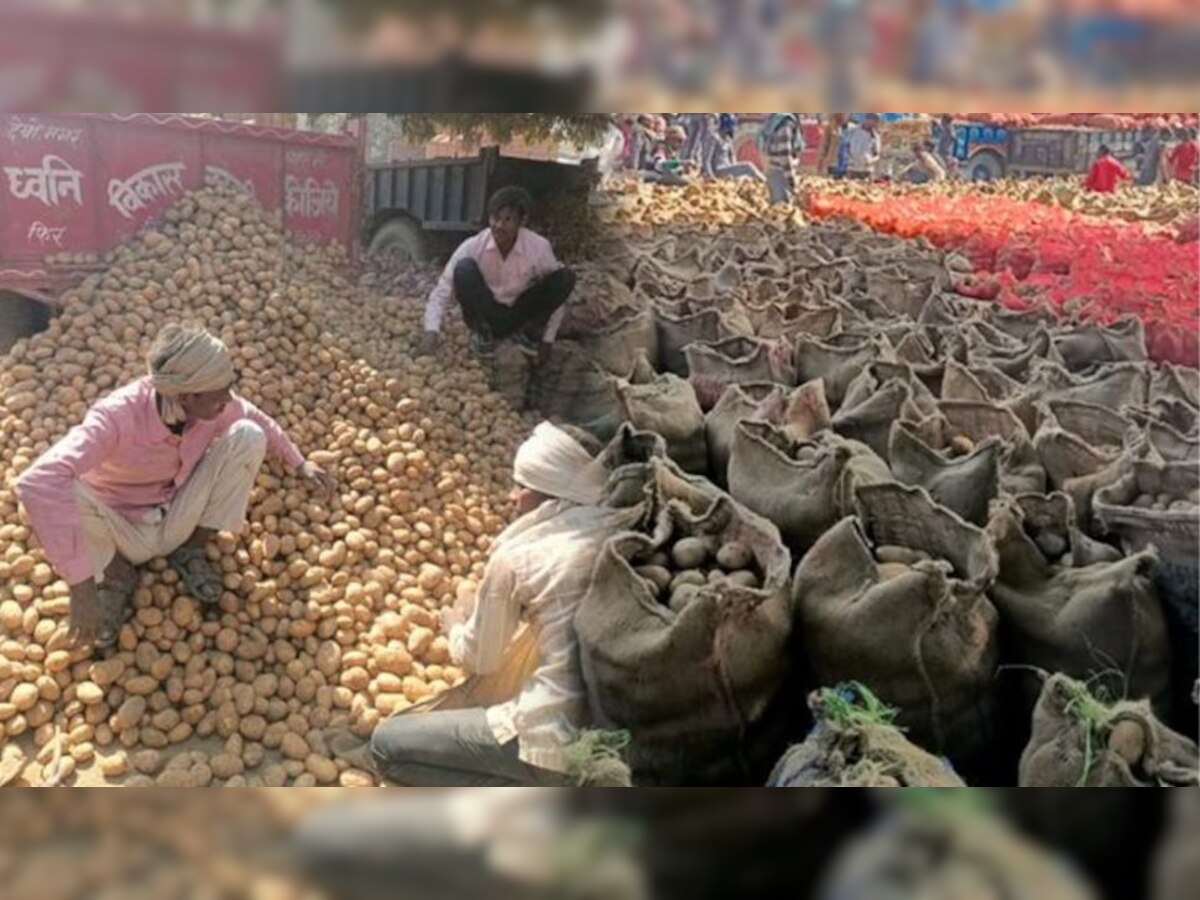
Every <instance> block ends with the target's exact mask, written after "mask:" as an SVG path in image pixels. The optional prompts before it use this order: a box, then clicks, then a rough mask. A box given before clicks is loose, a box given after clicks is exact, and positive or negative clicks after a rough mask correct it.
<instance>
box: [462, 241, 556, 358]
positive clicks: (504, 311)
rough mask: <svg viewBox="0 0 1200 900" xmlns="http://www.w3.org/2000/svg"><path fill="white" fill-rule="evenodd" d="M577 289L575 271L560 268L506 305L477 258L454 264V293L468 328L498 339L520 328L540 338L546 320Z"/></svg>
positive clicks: (510, 334) (509, 335)
mask: <svg viewBox="0 0 1200 900" xmlns="http://www.w3.org/2000/svg"><path fill="white" fill-rule="evenodd" d="M574 289H575V273H574V272H573V271H571V270H570V269H565V268H564V269H559V270H558V271H556V272H551V273H550V274H549V275H547V276H545V277H544V278H542V279H541V280H539V281H535V282H534V283H533V284H531V285H530V286H529V287H527V288H526V289H525V290H524V291H523V292H522V293H521V295H520V296H519V297H517V299H516V302H514V303H513V305H512V306H505V305H504V304H503V303H498V302H497V301H496V296H495V295H494V294H493V293H492V289H491V288H490V287H488V283H487V282H486V281H485V280H484V278H483V273H482V272H480V271H479V264H478V263H477V262H475V260H473V259H464V260H462V261H461V262H459V263H458V265H456V266H455V267H454V296H455V297H457V298H458V303H459V305H460V306H461V307H462V314H463V321H464V322H465V323H466V325H467V328H469V329H470V330H471V331H473V332H476V333H483V334H487V335H491V337H493V338H495V339H496V340H503V339H504V338H507V337H511V336H512V335H514V334H516V333H517V332H518V331H525V332H527V333H528V334H529V335H530V336H531V337H534V338H540V337H541V336H542V332H543V331H544V330H545V328H546V322H547V321H548V320H549V318H550V317H551V316H552V315H554V312H555V310H557V309H558V308H559V307H560V306H562V305H563V304H564V303H566V302H567V298H568V297H570V296H571V291H573V290H574Z"/></svg>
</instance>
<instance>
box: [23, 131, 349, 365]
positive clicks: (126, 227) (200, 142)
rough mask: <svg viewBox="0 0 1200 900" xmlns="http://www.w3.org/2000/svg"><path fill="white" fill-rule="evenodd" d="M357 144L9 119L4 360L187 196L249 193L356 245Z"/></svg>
mask: <svg viewBox="0 0 1200 900" xmlns="http://www.w3.org/2000/svg"><path fill="white" fill-rule="evenodd" d="M361 160H362V150H361V147H360V144H359V141H358V140H356V139H355V138H353V137H349V136H343V135H325V134H317V133H313V132H302V131H291V130H283V129H276V128H262V127H258V126H252V125H242V124H236V123H231V122H223V121H217V120H208V119H199V118H192V117H187V116H180V115H173V114H168V115H154V114H143V113H137V114H133V115H110V114H71V115H66V114H64V115H20V114H0V185H2V187H0V321H2V322H3V323H4V330H5V331H7V332H9V333H8V334H7V335H5V334H0V352H2V351H3V350H5V349H7V347H8V346H10V345H11V343H12V341H13V340H15V338H16V337H19V336H21V335H22V334H28V333H32V331H35V330H37V328H38V326H39V323H41V324H44V319H45V317H46V315H47V310H45V309H42V310H39V309H37V308H36V307H34V306H31V305H30V304H31V303H35V304H44V305H47V306H50V307H53V306H54V305H55V303H56V298H57V295H58V294H59V293H60V292H61V291H62V290H63V289H64V288H65V287H67V286H69V285H71V284H74V283H75V282H77V281H78V280H79V278H80V277H81V275H82V274H84V273H85V272H87V271H88V270H89V269H90V268H93V267H95V265H96V263H97V262H98V260H99V257H100V256H101V255H103V254H104V253H105V252H106V251H108V250H109V249H111V248H112V247H114V246H116V245H117V244H119V243H120V242H122V241H123V240H125V239H127V238H128V237H129V236H130V235H131V234H133V233H135V232H136V231H137V230H138V229H140V228H142V227H143V226H144V225H145V224H146V223H147V222H148V221H151V220H153V219H155V218H156V217H159V216H161V215H162V214H163V213H164V212H165V211H166V210H167V208H168V207H170V206H171V204H172V203H174V202H175V201H176V200H177V199H178V198H179V197H180V196H182V195H183V194H184V193H186V192H187V191H189V190H193V189H195V188H198V187H200V186H202V185H205V184H221V185H227V186H230V187H234V188H236V189H238V190H243V191H246V192H247V193H249V194H252V195H253V196H254V197H255V198H256V199H257V200H258V201H259V203H261V204H262V205H263V206H264V207H265V208H267V209H278V210H281V212H282V216H283V224H284V227H285V228H286V229H287V230H288V231H289V232H291V233H292V234H293V235H294V236H296V237H299V238H301V239H303V240H309V241H313V242H317V243H323V244H324V243H329V242H330V241H339V242H341V243H342V244H344V245H346V246H347V247H348V248H349V249H350V250H351V252H353V251H354V248H355V246H356V243H357V240H356V239H357V229H356V225H357V223H358V200H359V192H360V191H359V185H360V179H359V173H360V171H361Z"/></svg>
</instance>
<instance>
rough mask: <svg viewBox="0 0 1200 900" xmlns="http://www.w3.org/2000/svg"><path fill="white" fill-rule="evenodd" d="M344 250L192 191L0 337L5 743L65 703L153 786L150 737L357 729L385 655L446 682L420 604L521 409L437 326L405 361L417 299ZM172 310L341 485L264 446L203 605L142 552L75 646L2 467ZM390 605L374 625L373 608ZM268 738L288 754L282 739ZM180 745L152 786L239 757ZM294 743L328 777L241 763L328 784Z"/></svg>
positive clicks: (440, 647) (454, 570) (480, 545)
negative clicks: (105, 626) (180, 754)
mask: <svg viewBox="0 0 1200 900" xmlns="http://www.w3.org/2000/svg"><path fill="white" fill-rule="evenodd" d="M347 262H348V258H347V255H346V252H345V250H344V248H338V247H330V248H310V247H305V246H301V245H299V244H298V243H293V242H292V241H291V240H290V239H289V238H288V237H286V236H285V235H284V233H283V232H282V230H281V218H280V216H279V215H278V214H277V213H265V212H263V211H262V210H261V209H259V208H258V207H257V205H255V203H254V202H253V201H252V200H249V199H247V198H244V197H242V196H239V195H236V194H232V193H230V192H228V191H223V190H221V189H216V188H206V189H204V190H201V191H198V192H194V193H192V194H189V195H187V196H186V197H184V198H182V199H181V200H180V201H179V202H178V203H176V204H175V205H174V206H172V207H171V208H170V209H168V210H167V211H166V213H165V216H164V217H163V220H162V221H161V222H160V223H159V224H157V225H156V226H155V227H154V228H153V230H149V229H148V230H146V231H145V232H144V233H143V234H139V235H135V236H133V237H132V238H130V239H128V240H127V241H126V242H125V243H124V244H122V245H121V246H119V247H117V248H115V249H114V250H113V251H112V252H111V253H108V254H105V256H104V258H103V259H102V260H96V261H93V268H94V271H90V272H84V273H82V274H83V279H82V283H81V284H79V285H78V286H76V287H75V288H71V289H68V290H66V291H65V292H64V294H63V295H62V297H61V300H62V306H61V310H60V311H59V314H57V315H56V316H55V317H54V318H53V319H52V320H51V322H50V326H49V328H47V329H46V331H44V332H42V333H41V334H38V335H35V336H34V337H32V338H29V339H25V340H22V341H19V342H18V343H17V344H16V345H15V346H14V347H13V348H12V350H11V351H10V352H8V353H7V354H5V355H3V356H0V692H2V695H0V746H2V745H3V743H4V742H5V741H9V740H11V738H13V737H15V736H18V735H20V734H21V733H22V732H25V731H36V730H38V729H41V728H43V727H44V726H45V725H46V724H47V723H48V722H50V721H52V720H54V721H57V720H58V719H60V718H61V719H62V720H63V722H64V723H65V722H67V721H72V722H76V721H77V723H78V724H84V725H87V726H88V727H90V728H93V729H94V732H95V734H94V738H93V737H92V736H89V737H87V738H80V739H78V740H75V741H74V742H73V743H72V744H71V747H72V748H73V749H72V750H68V751H66V752H67V754H68V757H69V753H70V752H75V753H84V754H85V755H86V752H87V751H86V749H81V748H84V745H86V744H92V745H93V746H99V747H102V748H104V747H107V748H109V749H107V750H104V751H101V753H103V754H106V755H104V756H103V758H102V760H101V761H102V762H103V761H104V760H107V759H108V758H109V757H110V756H113V755H114V754H116V753H120V754H127V756H126V755H123V756H122V757H121V758H122V759H124V760H125V763H124V765H125V767H126V768H127V769H128V771H133V772H136V773H137V774H136V775H133V776H130V777H129V778H128V779H127V783H131V784H151V783H153V780H154V778H155V777H156V776H158V775H159V772H160V771H165V769H164V768H163V767H162V759H163V757H162V756H161V755H160V756H158V757H154V756H142V755H141V754H144V753H159V754H162V753H165V752H168V751H167V748H168V747H169V746H172V745H177V744H180V743H184V742H187V741H191V740H193V739H194V738H197V737H199V738H209V737H221V738H228V737H229V736H230V735H234V734H239V735H242V736H244V738H245V741H246V744H245V748H246V749H245V751H244V752H245V753H246V754H249V756H250V758H253V756H252V754H250V751H249V748H250V747H252V746H257V747H264V748H265V747H267V738H268V733H267V732H268V729H269V728H271V727H272V726H273V725H277V724H283V722H284V721H285V720H286V721H288V722H290V721H291V719H292V718H293V717H297V718H300V719H302V720H304V721H305V722H308V721H309V720H312V722H313V724H317V723H322V722H323V723H326V724H328V722H330V721H332V720H334V719H336V718H337V717H339V716H340V717H344V719H345V721H343V722H342V723H341V724H343V725H346V726H351V727H358V728H362V727H364V726H363V723H369V722H370V721H371V720H370V716H376V717H377V716H378V713H377V712H376V710H375V709H373V708H371V707H372V706H373V700H374V696H373V695H372V693H371V692H372V691H373V690H374V687H373V686H374V685H375V684H376V681H377V679H378V677H379V676H380V675H382V674H388V675H394V676H395V677H396V678H397V679H401V681H400V682H399V683H398V684H397V685H396V687H395V689H394V690H389V691H387V692H382V691H381V692H380V696H382V695H383V694H384V693H386V694H388V695H393V696H396V697H399V698H400V700H399V702H403V703H410V702H412V698H422V697H425V696H428V695H429V694H430V693H432V692H433V691H435V690H440V689H444V687H445V686H446V685H448V684H452V683H455V681H456V680H458V679H460V678H461V672H460V671H459V670H458V669H457V668H453V667H450V666H448V663H449V662H450V658H449V645H448V642H447V641H446V639H445V637H444V636H442V635H440V634H439V633H438V621H437V615H436V610H437V608H438V607H439V606H440V605H442V604H443V603H444V602H448V601H449V600H450V599H451V598H453V597H454V596H455V595H456V592H457V591H458V590H460V589H461V588H463V587H464V586H467V585H477V584H478V583H479V582H480V580H481V579H482V576H483V570H484V565H485V562H486V554H487V551H488V549H489V547H490V544H491V540H492V539H493V538H494V537H495V536H496V535H497V534H499V533H500V531H501V530H503V528H504V527H505V526H506V525H507V524H508V522H509V521H510V520H511V513H512V509H511V505H510V503H509V501H508V499H507V497H506V494H507V491H508V485H509V482H510V480H511V466H512V455H513V451H514V449H515V448H516V446H518V445H519V443H520V441H521V440H523V439H524V438H525V437H526V436H527V434H528V431H529V424H528V423H527V422H526V421H523V420H522V418H521V416H520V414H519V413H517V412H515V411H514V410H512V409H510V408H509V407H508V406H507V405H506V404H505V403H504V402H503V401H502V400H501V399H500V397H499V396H498V395H497V394H495V393H493V392H491V391H490V390H489V388H488V386H487V382H486V375H485V372H484V371H483V370H482V369H481V368H480V366H479V365H478V364H477V363H476V361H475V360H474V359H473V357H471V356H470V355H469V353H468V351H467V335H466V333H465V331H464V330H463V329H462V328H461V327H459V326H457V325H452V326H450V327H448V328H447V329H446V331H445V334H444V341H443V348H442V351H441V356H440V357H439V358H438V359H422V360H417V359H413V358H412V357H411V356H410V354H409V352H408V347H409V345H410V344H411V342H412V339H413V338H415V337H416V336H418V335H419V334H420V331H421V312H420V310H419V309H418V308H417V305H413V304H408V303H395V302H393V301H392V300H391V299H387V297H394V296H396V294H397V293H400V294H401V295H404V293H403V292H395V291H391V290H390V289H384V288H377V287H370V286H360V285H356V284H355V283H354V282H353V281H351V280H349V279H347V278H346V277H345V275H346V271H347V269H346V263H347ZM427 290H428V285H422V286H421V287H420V289H419V290H417V289H415V288H413V289H410V290H409V293H411V295H412V296H413V297H416V296H424V294H425V293H427ZM182 320H196V321H199V322H201V323H203V324H205V325H206V326H208V327H209V328H210V329H212V330H213V331H214V332H217V333H219V334H220V335H221V336H222V337H223V338H224V339H225V340H226V342H227V343H228V345H229V346H230V348H231V351H232V353H233V356H234V359H235V365H236V366H237V369H238V372H239V385H238V390H239V392H240V393H242V394H244V395H245V396H246V397H248V398H249V399H251V400H253V401H254V402H255V403H257V404H259V405H260V406H262V407H263V408H264V410H265V411H267V412H268V413H269V414H271V415H272V416H273V417H275V418H276V419H277V420H278V421H279V422H280V424H281V425H282V426H283V427H284V428H285V429H286V430H287V431H288V432H289V434H290V435H291V436H292V438H293V439H294V440H295V441H296V443H297V444H298V445H299V446H300V447H301V449H302V450H303V451H304V452H305V453H306V455H307V457H308V458H309V459H311V460H313V461H314V462H316V463H318V464H320V465H322V466H324V467H325V468H326V469H327V471H330V472H331V474H332V475H333V476H334V477H335V478H336V480H337V496H336V497H335V498H334V499H333V501H332V502H326V501H325V500H324V499H322V498H318V497H317V496H316V494H315V493H314V492H313V491H312V490H311V488H310V486H309V485H307V484H306V483H305V482H303V481H302V480H301V479H299V478H297V477H296V475H295V474H294V473H289V472H285V471H284V469H283V468H282V467H280V466H278V464H277V463H275V462H271V463H268V464H267V465H264V467H263V468H262V469H261V470H260V472H259V473H258V474H257V476H256V482H255V487H254V490H253V492H252V495H251V498H250V503H249V508H248V519H249V522H248V524H247V526H246V528H245V530H244V532H243V533H240V534H230V533H222V534H220V535H218V536H217V537H216V538H215V539H214V541H213V542H212V543H211V544H210V546H209V548H208V554H209V557H210V559H211V560H212V562H213V563H214V565H215V566H216V568H217V569H218V571H219V572H220V573H221V575H222V579H223V583H224V587H225V591H226V593H225V596H224V599H223V600H222V604H221V606H220V608H214V609H211V610H202V609H200V608H199V607H198V606H197V605H196V602H195V600H194V599H193V598H191V597H190V596H188V595H187V593H186V592H185V591H184V590H183V589H182V586H181V584H180V580H179V578H178V576H177V575H176V574H175V573H174V571H173V570H172V569H171V568H170V567H169V566H168V565H167V564H166V562H165V560H161V559H160V560H153V561H151V562H150V563H147V564H146V565H144V566H142V567H140V571H139V581H138V587H137V591H136V593H135V597H134V600H133V603H132V609H133V611H134V616H133V618H132V620H131V621H130V622H129V623H128V624H126V625H125V627H124V628H122V629H121V632H120V636H119V639H118V644H117V647H116V648H114V649H113V650H111V651H106V652H105V653H102V654H95V655H93V656H92V657H91V658H89V657H88V654H87V652H86V651H78V650H76V649H74V648H72V647H69V646H68V644H67V624H68V621H67V615H68V612H69V603H70V598H69V589H68V588H67V585H66V584H65V583H64V582H63V581H61V580H60V579H59V577H58V574H57V573H55V572H54V570H53V569H52V568H51V566H50V565H49V563H48V561H47V560H46V559H45V556H44V554H43V552H42V550H41V548H40V546H39V545H38V542H37V541H36V540H35V539H34V538H33V535H32V532H31V530H30V528H29V526H28V523H27V522H26V521H25V520H24V518H23V516H22V514H21V511H20V509H19V506H18V503H17V501H16V498H15V495H14V494H13V492H12V490H11V485H12V484H13V483H14V481H15V480H16V477H17V476H18V475H19V474H20V472H21V471H23V470H24V468H26V467H27V466H28V465H29V464H30V463H32V461H33V460H34V459H36V458H37V456H38V455H39V454H40V453H41V452H43V451H44V450H45V449H46V448H47V447H48V446H50V444H52V443H53V442H54V441H55V440H57V439H58V438H59V437H61V436H62V435H64V434H65V433H66V432H67V430H68V429H69V428H71V427H72V426H73V425H75V424H76V423H77V422H79V421H80V420H82V418H83V416H84V414H85V413H86V411H87V409H88V407H89V406H90V405H91V404H92V403H94V402H95V401H96V400H98V399H99V398H100V397H101V396H103V395H104V394H107V393H108V392H109V391H111V390H113V389H114V388H117V387H119V386H120V385H122V384H125V383H128V382H129V381H132V380H133V379H134V378H138V377H141V375H142V374H143V373H144V371H145V359H144V355H145V352H146V349H147V348H148V346H149V344H150V342H151V341H152V340H153V338H154V335H155V334H156V333H157V332H158V330H159V329H160V328H161V326H162V325H163V324H165V323H166V322H169V321H182ZM653 562H654V564H658V565H661V566H663V568H669V565H670V559H669V557H666V556H665V555H664V556H663V557H662V558H656V559H654V560H653ZM385 616H391V617H393V618H392V619H390V620H389V621H388V625H387V632H388V633H386V634H385V633H384V629H383V628H382V627H381V628H378V629H377V628H375V627H374V626H375V624H376V623H377V622H382V621H383V618H384V617H385ZM401 620H402V621H401ZM104 657H107V658H104ZM435 666H442V667H443V669H444V671H442V672H440V673H436V674H438V675H441V677H440V678H439V677H436V676H435V674H433V673H435V669H434V667H435ZM427 667H428V669H427ZM363 673H365V675H366V678H365V680H364V679H363V677H362V674H363ZM399 702H398V703H397V704H396V705H399ZM376 721H377V719H376ZM306 727H307V725H306ZM318 727H319V726H318ZM73 729H74V726H72V733H74V732H73ZM288 734H294V735H295V737H296V738H297V739H298V740H301V741H303V742H304V743H305V744H306V745H308V746H309V749H310V752H309V753H306V754H305V755H304V759H308V758H309V756H312V755H314V753H313V751H315V749H316V748H314V747H312V745H311V741H310V740H309V739H308V738H307V737H306V736H304V735H302V734H300V733H298V732H295V730H294V729H292V728H289V727H287V726H285V727H284V730H283V731H282V732H278V731H276V732H272V733H271V735H270V739H271V741H272V742H273V745H272V746H271V747H270V749H272V750H274V749H278V748H281V746H282V745H283V743H284V740H285V737H284V736H285V735H288ZM185 746H186V744H185ZM287 747H288V749H289V750H290V751H291V752H293V753H299V752H300V748H299V746H298V744H297V743H296V741H295V740H292V739H288V740H287ZM226 752H227V751H226ZM259 752H265V751H259ZM97 755H98V757H99V756H100V754H97ZM317 755H322V754H317ZM69 758H71V759H74V757H69ZM155 759H158V760H159V763H158V764H157V765H156V764H155V763H154V762H153V761H154V760H155ZM239 759H240V757H239ZM135 761H136V762H135ZM259 761H260V762H261V761H262V760H261V759H260V760H259ZM292 761H296V762H299V760H292ZM137 762H140V763H141V767H139V765H138V764H137ZM105 764H106V765H110V766H112V767H114V768H116V767H118V763H116V762H112V763H105ZM239 764H242V763H239ZM245 764H246V765H248V762H247V763H245ZM179 765H180V766H181V768H179V769H174V768H173V769H171V772H172V773H175V772H179V773H182V774H171V775H170V776H169V778H168V779H167V780H168V781H170V782H171V783H175V782H176V781H178V782H179V783H182V781H183V780H184V779H185V777H186V778H190V779H191V781H192V782H193V783H195V784H203V783H207V782H208V781H210V780H211V779H212V778H214V777H216V778H220V779H222V780H225V781H226V782H228V781H229V780H231V779H239V778H243V777H244V776H243V775H242V773H241V772H240V770H238V769H237V767H236V766H235V765H234V764H233V762H231V761H229V760H228V759H224V758H223V754H217V755H215V756H214V757H213V758H212V759H211V760H205V761H199V760H193V761H192V764H191V765H190V766H183V765H182V763H180V764H179ZM314 765H316V766H318V767H320V772H319V774H320V776H321V779H325V780H319V779H318V777H317V774H314V773H312V772H308V773H304V770H303V769H301V770H299V771H297V772H294V773H292V774H291V775H290V776H288V775H286V774H285V775H284V776H283V778H280V777H279V773H278V772H277V771H275V770H271V771H269V772H268V771H267V770H266V769H264V771H263V772H262V773H261V775H260V776H259V778H260V780H261V781H262V782H263V783H264V784H274V783H279V784H282V783H283V782H284V780H286V778H288V777H296V776H298V775H302V774H306V775H307V777H308V778H310V779H311V780H312V781H313V782H314V783H331V784H332V783H337V781H338V778H337V777H336V775H335V777H334V778H333V779H332V780H329V776H330V774H331V773H330V771H329V769H328V767H327V766H322V764H321V763H320V762H316V763H314ZM218 769H220V770H221V772H218V771H217V770H218ZM337 774H338V775H340V774H341V773H340V770H339V771H338V773H337ZM113 777H120V776H117V775H113ZM351 780H352V781H353V780H354V779H353V777H352V778H351Z"/></svg>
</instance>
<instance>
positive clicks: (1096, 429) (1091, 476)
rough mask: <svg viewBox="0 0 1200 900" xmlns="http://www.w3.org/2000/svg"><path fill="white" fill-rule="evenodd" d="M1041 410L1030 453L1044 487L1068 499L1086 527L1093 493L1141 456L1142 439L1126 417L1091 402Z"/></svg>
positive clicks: (1057, 404) (1055, 403) (1056, 403)
mask: <svg viewBox="0 0 1200 900" xmlns="http://www.w3.org/2000/svg"><path fill="white" fill-rule="evenodd" d="M1046 411H1047V415H1046V416H1045V417H1044V418H1043V420H1042V424H1041V427H1040V428H1039V429H1038V431H1037V434H1035V435H1034V438H1033V446H1034V449H1035V450H1037V454H1038V459H1039V460H1041V463H1042V467H1043V468H1045V470H1046V476H1047V479H1048V482H1049V486H1050V487H1051V488H1052V489H1054V490H1059V491H1062V492H1064V493H1065V494H1067V495H1068V496H1070V498H1071V500H1072V502H1073V503H1074V505H1075V508H1076V510H1077V511H1078V513H1079V518H1080V521H1081V522H1082V523H1083V526H1084V528H1085V529H1088V528H1090V527H1091V522H1092V497H1093V495H1095V493H1096V491H1098V490H1099V489H1100V488H1102V487H1104V486H1105V485H1106V484H1111V483H1112V482H1114V481H1116V480H1117V479H1118V478H1120V477H1121V475H1122V474H1124V473H1125V472H1127V471H1128V470H1129V468H1130V466H1131V465H1132V462H1133V460H1134V459H1135V458H1136V457H1137V456H1140V455H1142V453H1143V452H1144V450H1143V446H1142V442H1141V435H1140V434H1139V432H1138V429H1137V426H1136V425H1135V424H1134V422H1133V421H1132V420H1131V419H1129V418H1127V417H1125V416H1122V415H1120V414H1119V413H1117V412H1114V411H1112V410H1109V409H1106V408H1104V407H1102V406H1097V405H1096V404H1094V403H1081V402H1078V401H1073V400H1058V401H1051V402H1050V403H1048V404H1047V405H1046Z"/></svg>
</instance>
